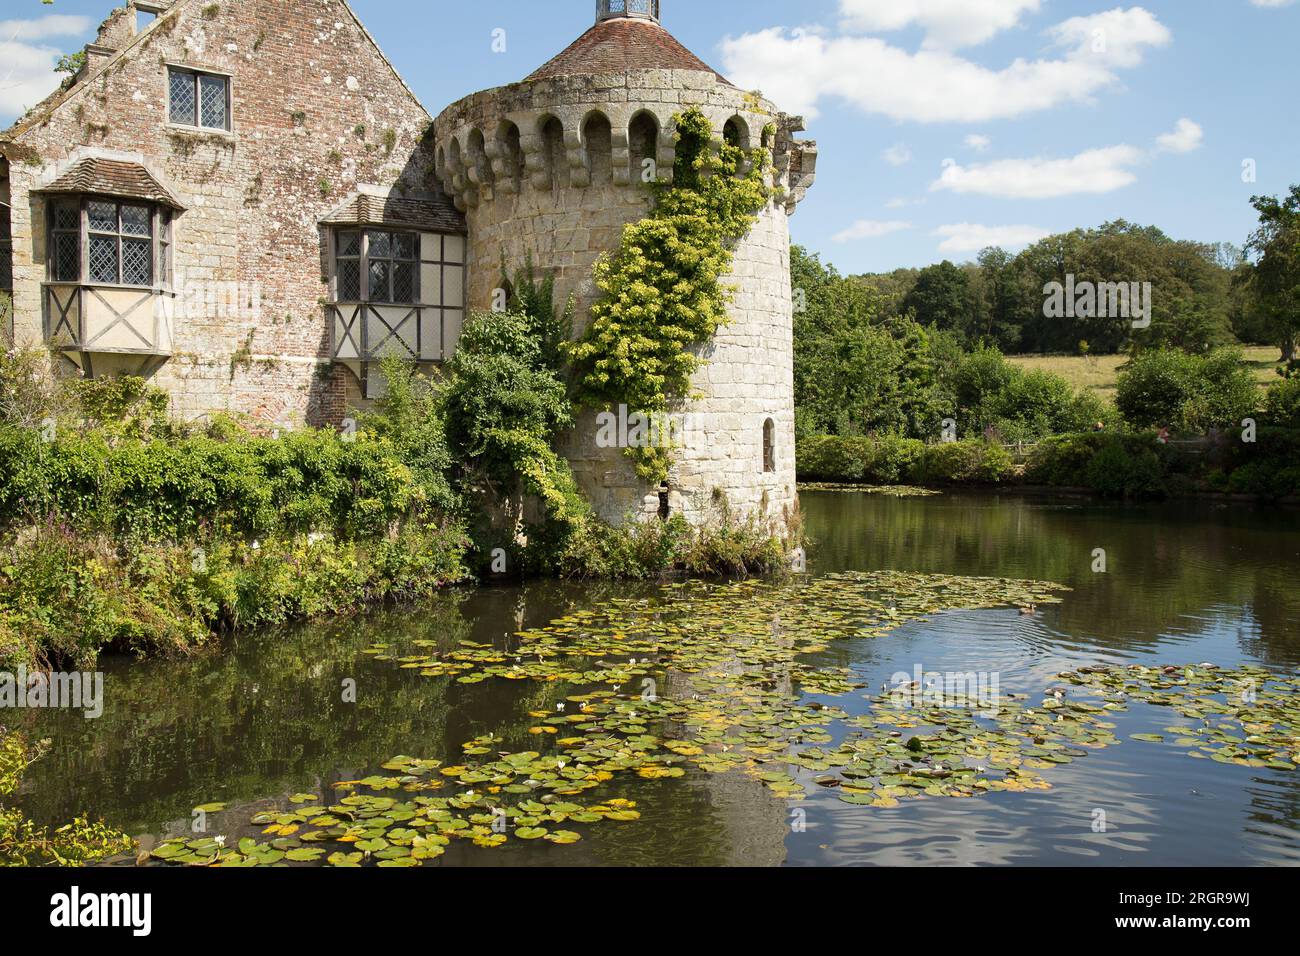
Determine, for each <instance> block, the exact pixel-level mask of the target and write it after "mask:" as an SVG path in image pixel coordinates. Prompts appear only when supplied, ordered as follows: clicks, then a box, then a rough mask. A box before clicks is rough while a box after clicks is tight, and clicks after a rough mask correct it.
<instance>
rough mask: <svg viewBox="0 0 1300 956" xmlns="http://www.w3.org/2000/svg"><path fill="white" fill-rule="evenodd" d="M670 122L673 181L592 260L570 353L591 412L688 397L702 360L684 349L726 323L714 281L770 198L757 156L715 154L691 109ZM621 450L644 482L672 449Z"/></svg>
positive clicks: (645, 407)
mask: <svg viewBox="0 0 1300 956" xmlns="http://www.w3.org/2000/svg"><path fill="white" fill-rule="evenodd" d="M675 122H676V127H677V161H676V164H675V167H674V170H673V182H672V183H671V184H655V185H654V186H653V187H652V188H653V189H654V191H655V204H654V208H653V210H652V211H651V213H650V215H649V216H647V217H646V218H645V219H642V220H641V221H640V222H637V223H633V224H632V225H630V226H628V227H626V228H625V229H624V230H623V238H622V243H621V245H620V247H619V249H618V250H617V251H616V252H615V253H613V254H612V255H607V256H604V257H602V258H601V259H600V260H599V261H598V262H597V263H596V266H595V270H594V280H595V284H596V287H597V288H598V289H599V290H600V291H601V293H602V297H601V298H600V300H599V301H598V302H597V303H596V304H595V305H594V306H592V309H591V324H590V326H589V327H588V329H587V332H586V334H585V335H584V336H583V337H582V338H581V339H580V340H579V341H578V342H576V343H575V344H574V345H573V346H571V353H572V359H573V364H574V368H575V370H576V372H577V378H576V397H577V400H578V402H579V403H581V404H582V405H585V406H587V407H590V408H614V409H617V408H618V406H619V405H626V406H627V407H628V408H629V409H630V410H632V411H633V412H636V413H640V414H642V415H653V414H657V413H663V412H667V411H669V409H670V407H671V406H672V405H673V404H674V403H675V402H677V401H680V400H681V399H684V398H686V397H688V390H689V388H690V381H691V376H692V375H693V374H694V373H695V371H696V370H697V369H698V368H699V367H700V365H701V363H702V360H701V359H700V358H699V356H698V355H696V354H695V352H694V351H693V349H694V348H695V347H697V346H699V345H702V344H704V343H706V342H708V341H709V340H711V339H712V338H713V336H714V335H715V334H716V333H717V331H718V329H719V328H720V327H721V326H722V325H723V324H724V323H725V322H726V320H727V304H728V302H729V301H730V297H731V293H732V289H731V288H729V287H728V286H726V285H725V284H724V283H723V281H722V278H723V276H725V275H726V274H727V272H728V270H729V269H730V268H731V264H732V255H733V253H732V249H733V247H734V245H735V243H736V242H738V241H739V240H741V239H743V238H744V237H745V235H747V234H748V232H749V230H750V229H751V228H752V226H753V225H754V222H755V221H756V218H757V215H758V213H759V211H760V210H761V209H762V208H763V206H764V205H765V204H766V203H767V200H768V198H769V196H770V189H769V187H768V185H767V175H766V174H767V169H768V167H769V164H770V162H771V156H770V154H769V153H768V151H767V150H766V149H763V148H758V149H752V150H750V149H745V148H743V147H742V146H739V145H736V144H733V143H723V144H722V146H721V149H719V150H717V151H715V150H714V149H713V148H712V143H711V140H712V128H711V126H710V123H709V121H708V119H707V118H706V117H705V116H704V114H703V113H702V112H701V111H700V110H699V109H697V108H694V107H693V108H691V109H689V110H686V111H685V112H683V113H681V114H679V115H678V116H677V117H675ZM626 453H627V454H628V456H629V457H630V458H631V459H632V460H633V461H634V462H635V464H636V468H637V472H638V474H639V475H640V476H641V477H642V478H644V479H645V480H647V481H653V482H658V481H663V480H664V478H665V477H666V476H667V473H668V467H669V465H670V464H671V448H664V447H634V448H629V449H627V451H626Z"/></svg>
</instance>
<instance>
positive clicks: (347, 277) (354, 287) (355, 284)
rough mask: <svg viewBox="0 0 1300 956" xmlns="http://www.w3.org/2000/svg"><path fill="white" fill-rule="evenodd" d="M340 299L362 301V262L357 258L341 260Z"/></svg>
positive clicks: (342, 300) (343, 300)
mask: <svg viewBox="0 0 1300 956" xmlns="http://www.w3.org/2000/svg"><path fill="white" fill-rule="evenodd" d="M339 301H340V302H360V301H361V263H360V262H359V261H358V260H356V259H353V260H352V261H351V262H343V261H340V262H339Z"/></svg>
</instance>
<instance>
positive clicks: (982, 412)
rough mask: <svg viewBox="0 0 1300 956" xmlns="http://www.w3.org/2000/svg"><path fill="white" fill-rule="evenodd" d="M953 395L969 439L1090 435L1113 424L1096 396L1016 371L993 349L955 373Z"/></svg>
mask: <svg viewBox="0 0 1300 956" xmlns="http://www.w3.org/2000/svg"><path fill="white" fill-rule="evenodd" d="M953 390H954V393H955V396H956V399H957V404H958V406H959V411H958V415H957V421H958V424H959V425H960V426H961V428H962V429H963V432H964V433H965V434H974V435H980V434H984V433H985V432H986V431H988V430H989V429H992V430H993V431H994V432H995V433H996V434H997V437H998V438H999V439H1000V440H1002V441H1007V442H1020V441H1024V442H1030V441H1037V440H1039V439H1041V438H1045V437H1047V436H1049V435H1060V434H1065V433H1068V432H1076V431H1084V430H1087V429H1089V428H1092V427H1093V426H1094V425H1095V424H1096V423H1097V422H1106V421H1108V420H1110V419H1112V418H1113V414H1112V413H1111V412H1110V411H1109V409H1108V408H1107V407H1106V404H1105V403H1104V402H1103V401H1102V400H1101V399H1100V398H1098V397H1097V396H1096V395H1094V394H1093V393H1092V392H1089V391H1086V390H1079V391H1076V390H1075V388H1074V386H1072V385H1071V384H1070V383H1069V382H1068V381H1067V380H1066V379H1064V378H1063V377H1061V376H1060V375H1055V374H1052V373H1050V372H1044V371H1041V370H1038V369H1030V370H1026V369H1022V368H1020V367H1019V366H1016V365H1012V364H1011V363H1010V362H1008V361H1007V360H1006V359H1005V358H1003V356H1002V354H1001V353H1000V352H998V351H997V350H996V349H991V348H985V349H980V350H978V351H975V352H972V353H970V354H968V355H965V356H963V357H962V359H961V360H960V361H959V362H958V363H957V367H956V369H955V370H954V372H953Z"/></svg>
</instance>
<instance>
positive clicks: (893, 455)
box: [797, 435, 925, 485]
mask: <svg viewBox="0 0 1300 956" xmlns="http://www.w3.org/2000/svg"><path fill="white" fill-rule="evenodd" d="M797 454H798V468H799V478H800V480H801V481H827V482H844V483H848V484H866V485H898V484H905V483H907V482H909V481H912V480H914V479H915V478H916V476H917V472H918V466H919V465H920V462H921V459H922V458H923V456H924V455H925V444H924V443H923V442H920V441H917V440H915V439H911V438H897V437H893V436H883V437H877V438H862V437H853V436H840V435H811V436H808V437H805V438H801V439H800V440H799V447H798V453H797Z"/></svg>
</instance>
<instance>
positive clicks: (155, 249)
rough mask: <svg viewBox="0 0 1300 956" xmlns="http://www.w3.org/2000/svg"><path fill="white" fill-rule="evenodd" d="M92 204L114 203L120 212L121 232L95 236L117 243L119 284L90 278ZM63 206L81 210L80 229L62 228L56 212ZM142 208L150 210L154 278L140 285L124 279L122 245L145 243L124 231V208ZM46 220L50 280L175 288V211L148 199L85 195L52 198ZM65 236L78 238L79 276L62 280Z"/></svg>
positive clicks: (85, 283)
mask: <svg viewBox="0 0 1300 956" xmlns="http://www.w3.org/2000/svg"><path fill="white" fill-rule="evenodd" d="M92 202H97V203H112V204H113V206H114V208H115V209H116V213H117V231H116V232H113V233H109V232H104V231H95V232H94V233H93V235H98V236H112V237H114V238H115V239H116V240H117V276H118V281H116V282H98V281H95V280H93V279H92V278H91V276H90V237H91V235H92V232H91V229H90V215H89V206H90V204H91V203H92ZM59 206H68V207H73V208H75V209H76V210H77V222H78V225H77V228H76V229H75V230H72V229H59V228H58V227H57V221H56V218H55V209H56V208H57V207H59ZM123 206H139V207H143V208H145V209H148V210H149V229H150V234H149V236H148V240H149V245H150V253H149V255H150V276H149V282H148V284H144V285H137V284H135V283H130V282H123V281H121V279H122V242H123V239H127V240H134V241H141V240H143V239H145V237H144V236H135V235H131V234H129V233H126V234H124V233H123V232H122V207H123ZM45 218H46V227H47V228H46V233H47V237H48V239H47V242H46V257H45V258H46V270H45V271H46V280H47V281H48V282H54V283H60V284H67V285H90V286H98V287H102V288H119V289H152V290H155V291H162V290H168V289H170V288H171V285H172V269H173V259H174V248H175V236H174V233H173V228H172V223H173V219H174V216H173V214H172V210H170V209H168V208H166V207H165V206H161V205H159V204H158V203H155V202H150V201H149V200H146V199H132V198H130V197H123V196H102V195H98V194H88V195H83V196H71V197H70V196H51V197H50V199H49V200H48V202H47V204H46V207H45ZM61 235H73V236H76V239H77V260H78V265H77V275H76V277H75V278H66V277H59V276H58V275H57V273H56V270H57V266H58V242H57V237H59V236H61Z"/></svg>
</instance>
